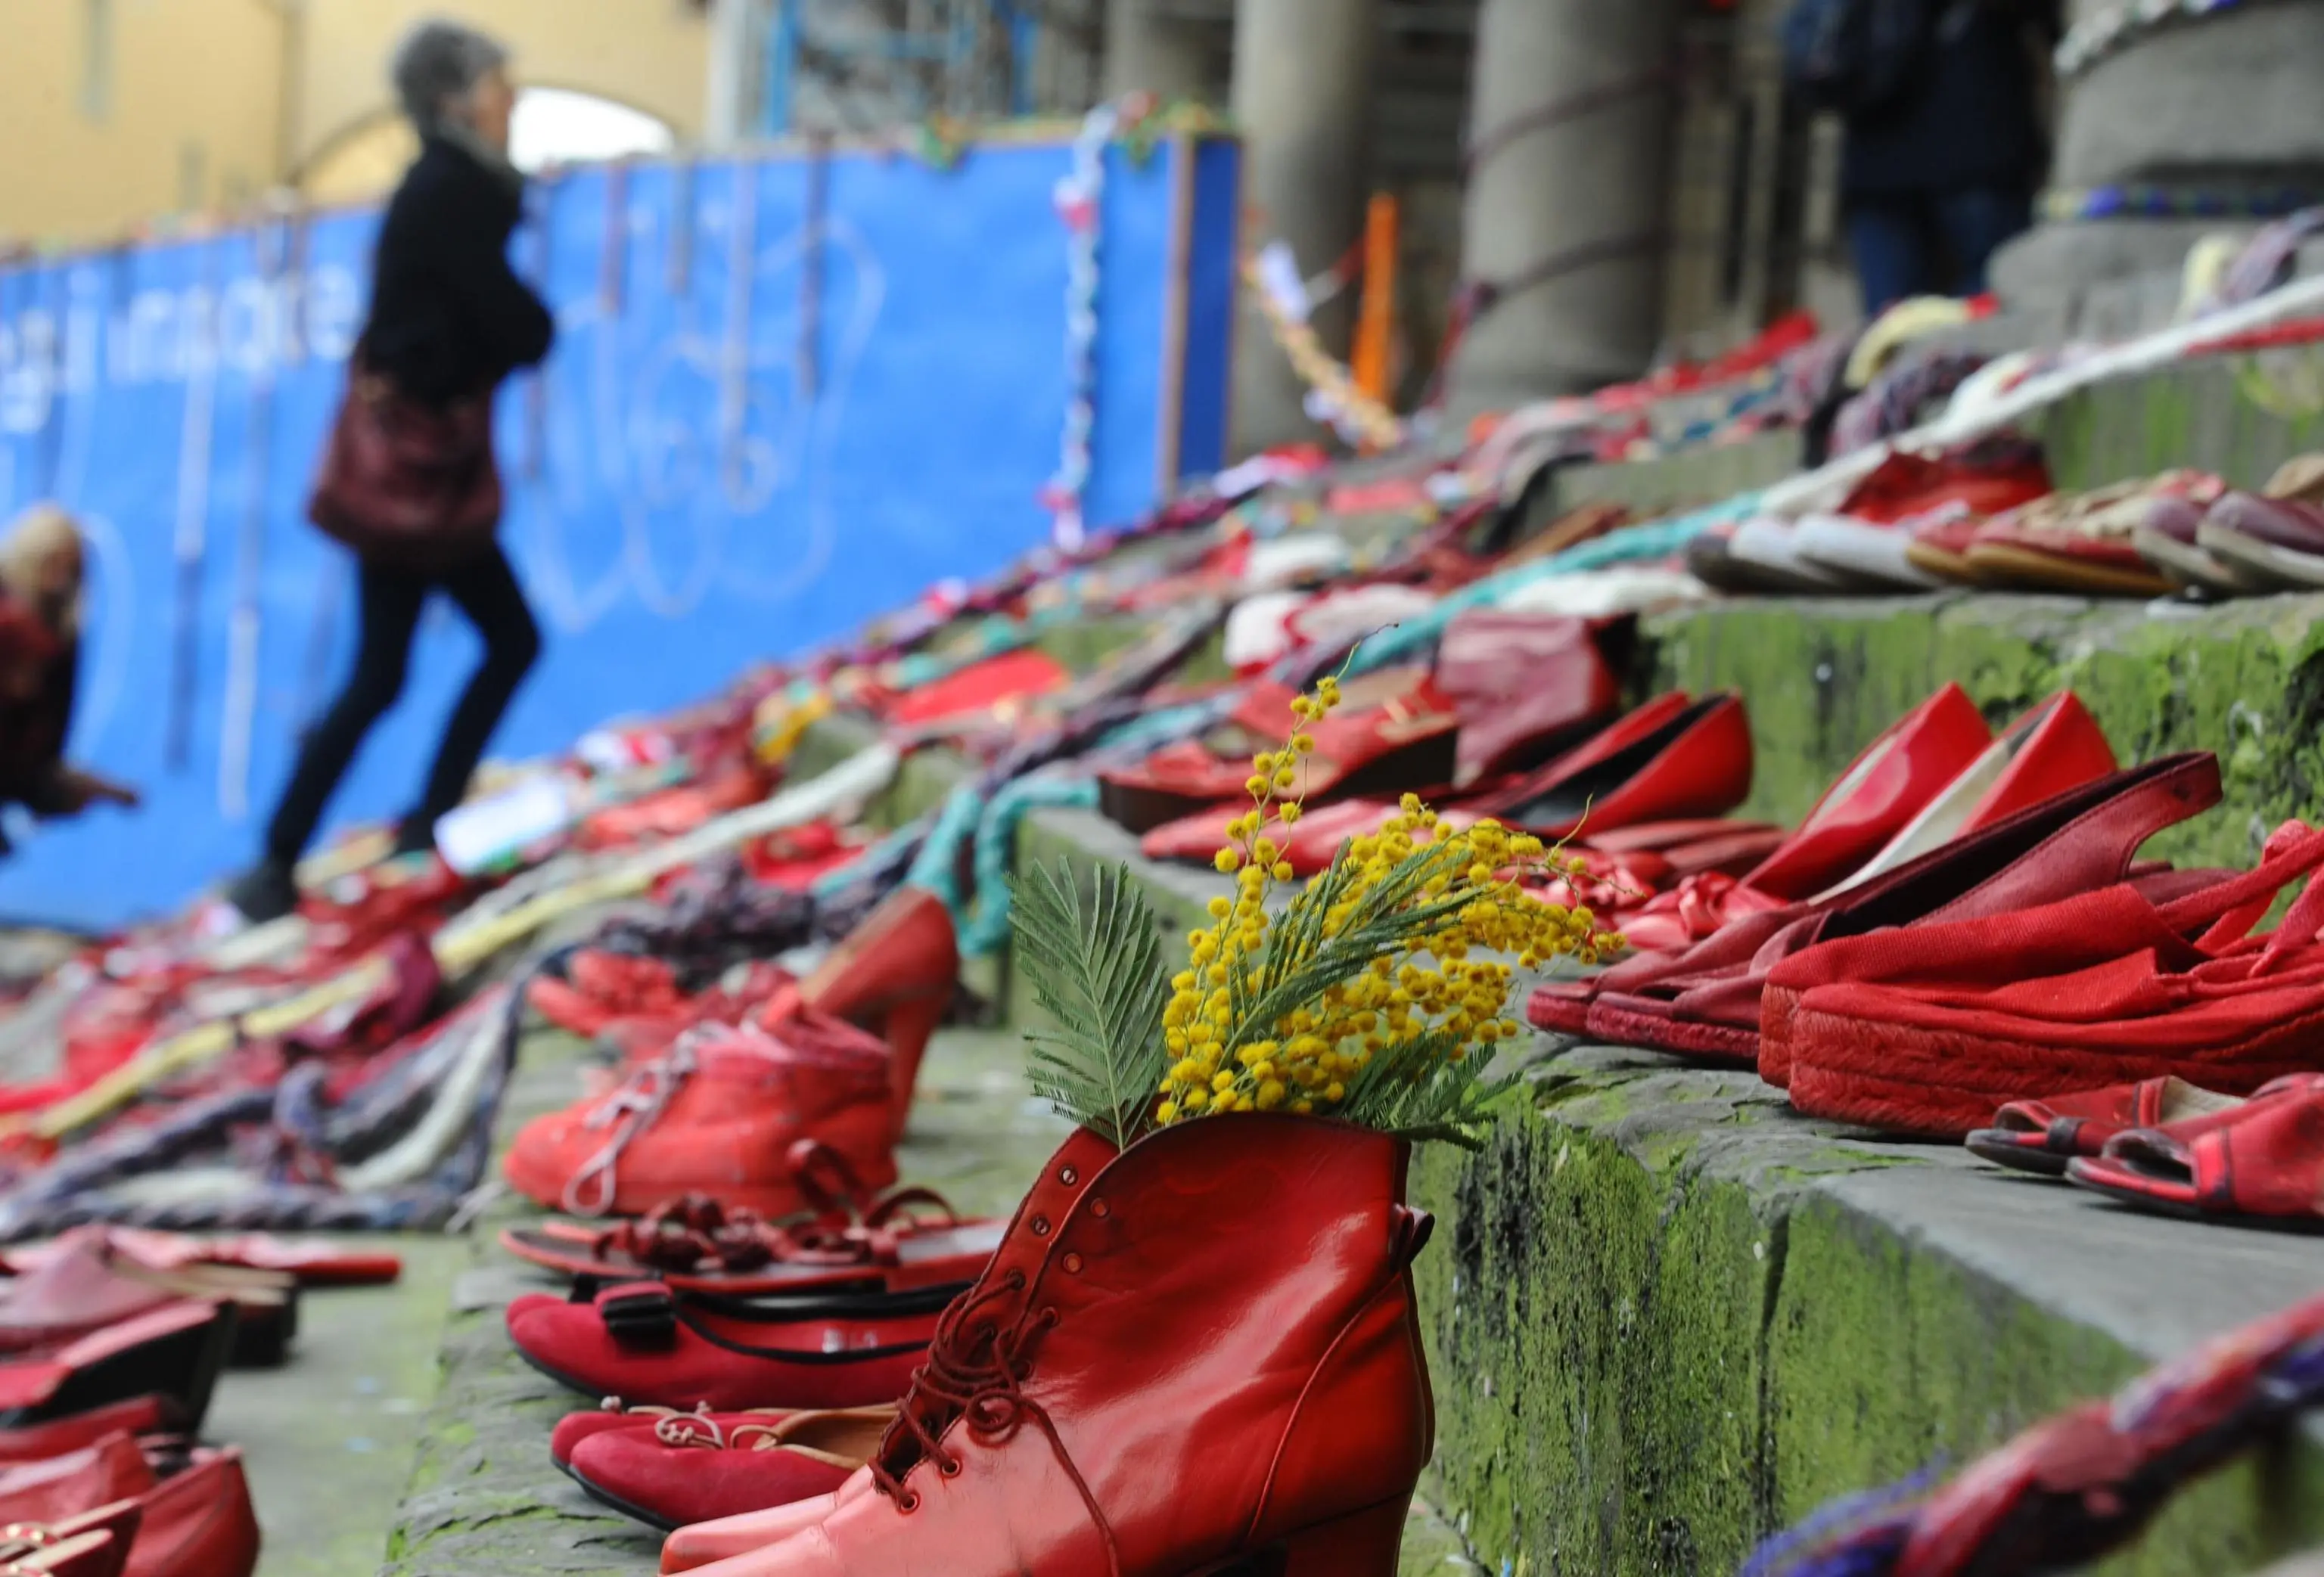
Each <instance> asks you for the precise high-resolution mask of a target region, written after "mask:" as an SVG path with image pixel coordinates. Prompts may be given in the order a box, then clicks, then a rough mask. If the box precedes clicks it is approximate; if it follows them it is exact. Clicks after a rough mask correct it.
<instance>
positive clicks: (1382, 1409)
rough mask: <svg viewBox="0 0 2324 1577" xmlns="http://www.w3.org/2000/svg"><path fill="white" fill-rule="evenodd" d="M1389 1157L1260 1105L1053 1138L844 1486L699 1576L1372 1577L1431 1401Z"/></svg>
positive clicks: (1343, 1132) (1325, 1125) (1384, 1557)
mask: <svg viewBox="0 0 2324 1577" xmlns="http://www.w3.org/2000/svg"><path fill="white" fill-rule="evenodd" d="M1407 1156H1408V1150H1407V1148H1406V1146H1405V1145H1404V1144H1403V1143H1401V1142H1400V1141H1398V1140H1397V1139H1391V1138H1389V1137H1388V1136H1386V1135H1383V1134H1379V1133H1376V1132H1371V1131H1369V1130H1363V1129H1359V1128H1354V1127H1351V1126H1349V1125H1347V1124H1342V1123H1334V1122H1329V1121H1323V1120H1314V1119H1307V1118H1296V1117H1283V1116H1277V1115H1275V1114H1271V1113H1270V1114H1251V1115H1247V1116H1245V1115H1238V1116H1232V1117H1226V1118H1221V1119H1216V1120H1205V1121H1200V1122H1190V1123H1185V1124H1183V1125H1180V1126H1177V1127H1174V1128H1169V1129H1166V1130H1162V1131H1161V1132H1159V1133H1157V1134H1155V1135H1153V1136H1151V1137H1148V1138H1147V1139H1141V1140H1140V1141H1139V1143H1137V1144H1136V1145H1133V1146H1131V1147H1130V1148H1129V1149H1128V1150H1125V1151H1121V1152H1120V1153H1118V1154H1117V1153H1115V1152H1114V1151H1113V1150H1112V1148H1111V1146H1109V1145H1107V1144H1106V1143H1105V1142H1104V1141H1103V1140H1102V1139H1098V1138H1097V1137H1096V1136H1095V1135H1093V1134H1090V1133H1087V1132H1082V1133H1077V1134H1075V1135H1074V1137H1073V1138H1072V1139H1068V1140H1067V1141H1066V1144H1065V1148H1063V1149H1062V1150H1060V1151H1059V1152H1058V1154H1057V1155H1056V1156H1055V1157H1052V1158H1051V1159H1050V1161H1049V1164H1048V1165H1047V1167H1044V1168H1043V1170H1042V1174H1041V1177H1040V1179H1039V1181H1038V1182H1037V1183H1036V1184H1035V1185H1034V1188H1033V1191H1032V1193H1031V1194H1030V1195H1028V1198H1027V1200H1026V1202H1025V1203H1024V1205H1023V1206H1022V1207H1021V1209H1020V1210H1019V1214H1018V1217H1017V1219H1016V1222H1014V1223H1013V1224H1012V1226H1011V1229H1010V1236H1009V1239H1008V1240H1007V1241H1006V1242H1004V1243H1003V1244H1002V1246H1001V1250H1000V1252H999V1253H997V1254H996V1255H995V1256H994V1257H993V1263H992V1266H991V1268H990V1269H989V1270H988V1271H987V1273H986V1275H985V1277H984V1279H983V1280H982V1282H981V1283H980V1284H979V1285H978V1286H977V1287H976V1289H975V1290H974V1291H973V1292H971V1293H969V1294H967V1295H965V1296H963V1297H962V1298H961V1300H960V1301H959V1302H958V1303H957V1304H955V1305H954V1307H953V1308H952V1310H951V1311H949V1312H948V1313H947V1314H946V1315H945V1328H944V1329H943V1331H942V1332H941V1333H939V1335H938V1337H937V1341H936V1344H935V1346H934V1347H932V1348H931V1350H930V1351H929V1356H928V1361H927V1368H926V1369H924V1370H923V1371H922V1373H921V1374H920V1375H919V1376H918V1378H917V1379H915V1381H914V1384H913V1387H912V1389H911V1391H910V1393H909V1394H908V1396H907V1397H905V1399H904V1402H903V1405H902V1415H901V1416H900V1417H899V1420H898V1422H897V1425H896V1426H895V1427H894V1428H893V1429H891V1430H890V1432H889V1434H888V1437H887V1439H886V1441H885V1442H884V1443H882V1446H881V1451H880V1454H879V1455H878V1456H877V1457H875V1458H874V1459H873V1461H872V1462H871V1464H870V1466H869V1467H868V1469H867V1470H866V1474H867V1476H868V1480H869V1482H868V1484H867V1483H865V1482H864V1481H863V1480H849V1482H848V1483H847V1484H846V1485H844V1486H843V1487H842V1489H840V1490H838V1491H837V1492H836V1494H835V1499H834V1500H833V1501H832V1502H831V1504H830V1505H829V1506H828V1507H827V1508H825V1507H822V1506H816V1507H813V1508H811V1509H810V1510H808V1512H807V1515H809V1516H816V1515H819V1516H820V1517H821V1520H820V1521H817V1522H814V1523H812V1524H810V1525H809V1526H807V1527H805V1528H804V1529H803V1530H802V1531H798V1532H797V1533H795V1534H793V1535H792V1536H790V1537H789V1538H788V1539H786V1540H784V1541H783V1542H782V1543H780V1544H779V1545H773V1546H771V1547H770V1548H766V1549H762V1550H759V1551H756V1552H754V1553H752V1554H742V1555H737V1556H734V1557H733V1558H732V1559H730V1560H727V1561H725V1562H723V1563H717V1564H714V1565H711V1566H708V1567H704V1568H702V1570H704V1571H705V1572H713V1573H715V1574H716V1577H842V1574H844V1573H866V1572H920V1571H926V1572H946V1573H948V1574H950V1577H1020V1574H1021V1573H1023V1572H1028V1571H1030V1572H1040V1573H1041V1574H1042V1577H1112V1574H1113V1573H1126V1572H1138V1573H1155V1574H1157V1577H1158V1574H1160V1573H1170V1574H1171V1577H1178V1574H1181V1573H1195V1572H1224V1571H1228V1570H1238V1569H1240V1568H1241V1566H1242V1565H1244V1564H1246V1563H1248V1564H1249V1565H1250V1566H1251V1567H1252V1569H1254V1570H1259V1569H1263V1570H1266V1571H1268V1572H1277V1573H1282V1574H1283V1577H1393V1574H1394V1572H1396V1569H1397V1547H1398V1545H1399V1543H1400V1540H1401V1535H1402V1531H1403V1525H1404V1517H1405V1511H1406V1507H1407V1506H1408V1504H1409V1503H1410V1500H1411V1497H1412V1491H1413V1487H1414V1484H1415V1482H1416V1480H1417V1478H1418V1476H1419V1472H1420V1468H1421V1465H1422V1464H1423V1462H1425V1461H1426V1460H1427V1456H1428V1452H1429V1449H1430V1445H1431V1434H1432V1432H1433V1416H1434V1405H1433V1402H1432V1399H1431V1397H1430V1395H1429V1389H1428V1379H1427V1372H1426V1369H1425V1362H1424V1360H1423V1359H1422V1356H1421V1351H1420V1342H1419V1332H1418V1322H1417V1320H1416V1316H1415V1311H1414V1295H1413V1291H1412V1284H1411V1278H1410V1274H1409V1269H1408V1267H1409V1265H1410V1263H1411V1260H1412V1258H1413V1256H1414V1255H1415V1254H1416V1253H1417V1252H1418V1251H1419V1250H1420V1248H1421V1246H1422V1245H1423V1244H1424V1243H1425V1241H1426V1240H1427V1235H1428V1230H1427V1218H1426V1217H1425V1216H1421V1215H1418V1214H1416V1213H1413V1212H1410V1211H1407V1210H1406V1209H1405V1208H1404V1207H1403V1205H1402V1203H1400V1200H1401V1196H1402V1194H1403V1188H1404V1176H1405V1167H1406V1158H1407ZM1197 1289H1199V1291H1198V1290H1197ZM1190 1311H1194V1315H1193V1317H1190ZM1157 1397H1167V1398H1168V1402H1169V1405H1168V1406H1156V1405H1155V1398H1157ZM679 1536H683V1535H679ZM676 1542H677V1539H676V1537H674V1538H673V1540H672V1543H673V1544H675V1543H676ZM666 1558H667V1557H666Z"/></svg>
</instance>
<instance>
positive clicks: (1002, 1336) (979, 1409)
mask: <svg viewBox="0 0 2324 1577" xmlns="http://www.w3.org/2000/svg"><path fill="white" fill-rule="evenodd" d="M1026 1285H1027V1284H1026V1277H1025V1273H1024V1271H1022V1270H1021V1269H1012V1270H1010V1272H1009V1273H1008V1274H1007V1275H1006V1276H1004V1277H1001V1279H1000V1280H999V1281H997V1282H995V1283H994V1284H993V1285H992V1286H989V1287H985V1288H982V1290H980V1291H977V1292H974V1293H972V1294H970V1295H969V1296H966V1297H964V1298H963V1299H962V1300H961V1301H959V1302H958V1303H955V1304H954V1305H953V1306H952V1307H951V1308H949V1309H947V1310H945V1316H944V1319H943V1321H942V1322H941V1323H939V1324H938V1326H937V1327H936V1340H935V1341H934V1342H930V1343H929V1345H928V1358H927V1362H926V1363H924V1364H922V1365H921V1366H920V1368H919V1369H916V1370H915V1371H914V1372H913V1375H912V1386H911V1389H910V1390H909V1391H908V1392H907V1393H906V1394H905V1397H904V1400H903V1404H902V1408H901V1410H900V1411H899V1413H898V1414H897V1415H896V1421H895V1423H893V1424H891V1425H889V1427H888V1433H887V1434H886V1435H885V1436H884V1437H883V1438H882V1439H881V1442H880V1451H879V1453H878V1454H877V1455H875V1456H874V1457H873V1458H872V1459H871V1464H870V1466H871V1481H872V1485H873V1487H874V1488H875V1489H877V1490H878V1491H879V1492H880V1493H881V1494H883V1495H885V1496H887V1497H888V1498H889V1499H891V1500H893V1501H894V1502H895V1503H896V1509H897V1510H899V1511H901V1512H905V1513H907V1514H908V1513H910V1512H912V1511H914V1510H917V1509H918V1507H919V1503H920V1498H919V1495H918V1492H917V1491H915V1490H913V1489H908V1488H907V1487H906V1486H905V1483H904V1480H905V1479H906V1478H907V1477H908V1475H909V1474H910V1472H911V1471H912V1469H913V1468H915V1467H917V1466H918V1464H919V1463H920V1462H933V1463H935V1464H936V1471H938V1472H939V1473H942V1474H943V1475H944V1476H945V1478H947V1479H949V1478H953V1477H955V1476H957V1475H958V1474H959V1472H960V1471H961V1469H962V1466H963V1463H962V1462H961V1460H960V1458H958V1457H957V1456H954V1454H953V1453H952V1452H949V1451H947V1450H945V1443H944V1437H945V1434H946V1433H947V1432H948V1431H949V1430H950V1429H951V1427H952V1425H954V1424H955V1423H964V1424H965V1425H966V1427H967V1428H968V1430H969V1432H970V1433H971V1434H973V1435H974V1436H975V1437H976V1438H977V1439H978V1440H980V1441H982V1442H983V1443H987V1444H991V1445H1001V1444H1004V1443H1007V1442H1008V1441H1009V1440H1010V1439H1012V1438H1013V1437H1014V1436H1015V1435H1016V1434H1017V1433H1018V1431H1019V1430H1020V1429H1022V1428H1023V1427H1024V1426H1025V1425H1026V1424H1027V1423H1028V1422H1030V1423H1031V1424H1033V1425H1036V1426H1037V1428H1038V1429H1039V1430H1040V1431H1041V1433H1042V1434H1044V1435H1046V1436H1047V1437H1048V1442H1049V1448H1050V1450H1051V1451H1052V1452H1055V1453H1056V1460H1057V1465H1058V1466H1060V1467H1062V1468H1063V1469H1064V1470H1065V1476H1066V1477H1067V1478H1069V1479H1071V1480H1073V1484H1074V1489H1076V1490H1077V1491H1079V1492H1080V1494H1081V1498H1082V1504H1083V1505H1084V1507H1086V1508H1088V1510H1089V1514H1090V1520H1091V1521H1092V1522H1093V1523H1094V1524H1095V1525H1096V1526H1097V1529H1098V1532H1099V1533H1100V1535H1102V1537H1103V1538H1104V1540H1105V1549H1106V1559H1107V1564H1108V1569H1109V1570H1111V1571H1113V1572H1120V1569H1121V1559H1120V1552H1119V1551H1118V1550H1116V1548H1115V1546H1114V1539H1113V1528H1112V1526H1111V1525H1110V1524H1109V1523H1108V1522H1107V1521H1106V1519H1105V1515H1104V1513H1103V1512H1102V1511H1101V1510H1100V1509H1099V1508H1098V1503H1097V1497H1096V1495H1095V1494H1094V1493H1093V1491H1092V1490H1091V1489H1090V1487H1089V1483H1088V1481H1087V1480H1084V1478H1083V1477H1082V1472H1081V1470H1080V1469H1079V1468H1078V1467H1076V1466H1074V1460H1073V1458H1072V1456H1071V1455H1069V1454H1068V1453H1067V1452H1066V1451H1065V1442H1064V1441H1063V1440H1062V1439H1060V1438H1059V1437H1058V1435H1057V1428H1056V1424H1055V1423H1054V1422H1053V1421H1052V1420H1051V1419H1050V1417H1049V1415H1048V1412H1047V1409H1046V1408H1044V1407H1043V1406H1041V1404H1040V1403H1038V1402H1037V1401H1035V1400H1034V1399H1033V1398H1032V1397H1028V1396H1027V1395H1026V1394H1025V1389H1024V1387H1025V1381H1026V1380H1027V1379H1028V1378H1030V1376H1031V1375H1032V1372H1033V1361H1032V1349H1033V1347H1034V1346H1035V1345H1036V1344H1037V1342H1039V1341H1040V1339H1041V1337H1042V1336H1043V1335H1044V1334H1046V1333H1047V1332H1048V1331H1049V1330H1050V1329H1052V1328H1053V1327H1054V1326H1056V1324H1057V1323H1058V1314H1057V1311H1056V1309H1054V1308H1043V1309H1041V1310H1039V1311H1037V1312H1036V1311H1033V1310H1030V1309H1025V1308H1019V1310H1018V1311H1017V1317H1016V1319H1015V1320H1014V1322H1013V1323H1010V1325H1009V1326H1008V1328H1007V1329H1005V1330H1004V1329H1002V1328H1001V1326H1000V1324H999V1323H998V1322H997V1320H995V1319H993V1318H991V1317H986V1318H982V1319H980V1318H978V1317H977V1316H978V1315H979V1314H980V1313H981V1312H983V1311H985V1310H986V1309H987V1307H988V1305H992V1304H995V1303H998V1302H999V1301H1000V1300H1002V1299H1005V1298H1012V1297H1019V1296H1023V1294H1024V1292H1025V1289H1026ZM995 1312H998V1311H995Z"/></svg>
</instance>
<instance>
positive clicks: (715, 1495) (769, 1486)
mask: <svg viewBox="0 0 2324 1577" xmlns="http://www.w3.org/2000/svg"><path fill="white" fill-rule="evenodd" d="M895 1421H896V1408H895V1406H894V1404H892V1403H890V1404H888V1405H887V1406H878V1407H853V1408H843V1409H837V1410H833V1411H827V1412H817V1413H793V1414H790V1415H788V1416H786V1417H783V1418H780V1419H773V1420H769V1419H753V1420H751V1421H749V1422H745V1423H742V1424H732V1425H727V1424H721V1423H718V1422H716V1421H715V1419H711V1418H705V1417H702V1416H691V1417H678V1418H666V1419H663V1420H662V1421H661V1422H660V1423H659V1424H657V1425H654V1426H653V1427H651V1428H650V1429H631V1430H622V1431H619V1432H616V1433H612V1434H597V1435H595V1436H593V1437H591V1438H590V1439H588V1440H586V1441H584V1442H582V1443H581V1444H580V1446H579V1447H578V1448H577V1449H576V1451H575V1452H574V1453H573V1462H572V1466H571V1468H570V1469H569V1470H568V1471H570V1472H571V1473H572V1475H573V1477H574V1479H575V1480H576V1481H577V1482H578V1483H579V1484H580V1486H581V1487H582V1488H583V1489H586V1490H587V1491H588V1492H589V1493H590V1494H591V1495H592V1496H593V1497H595V1499H599V1500H602V1501H604V1503H605V1504H606V1505H608V1506H611V1507H613V1508H614V1509H615V1510H617V1511H624V1512H627V1513H628V1514H629V1515H630V1516H632V1517H636V1518H637V1519H638V1520H639V1521H641V1522H643V1523H647V1524H649V1525H650V1526H654V1527H659V1528H662V1529H665V1530H668V1529H670V1528H675V1527H678V1526H681V1525H683V1524H687V1523H695V1522H707V1521H709V1520H711V1519H712V1518H714V1517H733V1516H737V1515H739V1514H741V1513H743V1512H747V1511H763V1510H766V1509H767V1508H770V1507H775V1506H788V1505H792V1504H794V1503H796V1502H798V1501H801V1500H806V1499H811V1498H813V1497H816V1496H820V1495H828V1494H830V1493H832V1492H833V1491H834V1490H835V1489H838V1488H839V1486H840V1485H842V1484H844V1483H845V1482H846V1481H847V1479H848V1476H849V1475H850V1474H852V1473H853V1472H854V1471H856V1470H857V1469H858V1468H860V1467H862V1465H863V1464H864V1463H865V1462H869V1461H871V1455H872V1453H873V1452H875V1451H877V1450H878V1449H879V1446H880V1439H881V1436H882V1435H883V1434H886V1433H887V1432H888V1429H889V1427H890V1425H893V1424H894V1423H895Z"/></svg>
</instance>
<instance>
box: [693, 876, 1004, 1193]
mask: <svg viewBox="0 0 2324 1577" xmlns="http://www.w3.org/2000/svg"><path fill="white" fill-rule="evenodd" d="M959 978H960V942H959V938H958V936H956V934H955V933H954V929H953V923H952V911H951V910H949V909H947V908H945V904H944V900H943V899H940V898H938V897H937V896H936V894H935V893H933V892H930V891H928V890H927V889H926V888H921V887H913V886H909V885H906V886H903V887H899V888H898V889H897V890H895V891H894V892H892V893H890V894H889V895H888V897H887V898H885V899H881V903H880V906H879V907H878V908H875V909H873V910H872V911H871V913H870V914H869V915H867V916H865V917H864V919H863V922H862V924H861V925H859V926H857V927H855V929H854V930H853V931H851V932H849V933H848V935H847V936H846V937H845V938H844V939H843V940H842V941H841V942H840V944H839V945H837V946H836V947H834V948H833V949H832V950H831V952H830V954H828V955H827V956H826V957H825V959H824V961H823V962H822V963H821V964H818V965H816V969H815V971H814V973H811V974H809V975H808V976H807V978H806V979H805V980H803V981H801V982H799V983H798V989H797V991H795V992H791V991H777V992H776V993H775V994H774V996H773V997H772V998H771V999H770V1001H768V1003H767V1005H766V1006H765V1007H764V1008H763V1009H761V1010H760V1012H759V1017H758V1022H759V1025H760V1027H761V1028H767V1029H774V1028H777V1027H778V1026H779V1025H780V1024H782V1023H783V1022H785V1021H786V1020H788V1019H789V1018H790V1017H791V1016H792V1015H794V1014H795V1013H796V1012H798V1010H799V1008H801V1007H802V1006H804V1007H806V1008H809V1009H813V1010H815V1011H816V1012H820V1013H827V1014H829V1015H830V1016H831V1017H833V1018H835V1019H845V1020H846V1021H847V1022H848V1023H850V1024H853V1025H856V1026H858V1027H859V1028H863V1029H866V1030H868V1031H870V1032H871V1034H873V1035H876V1036H878V1037H880V1039H881V1041H882V1042H884V1043H885V1044H886V1046H887V1047H888V1053H889V1059H890V1062H889V1084H890V1105H891V1108H892V1111H891V1112H890V1117H891V1121H890V1137H891V1139H898V1138H901V1137H902V1135H903V1131H904V1120H905V1118H906V1116H907V1115H908V1113H909V1112H910V1111H911V1106H912V1092H913V1090H914V1089H915V1088H916V1087H917V1086H918V1082H919V1076H920V1058H921V1056H922V1055H923V1054H924V1053H925V1052H926V1051H927V1045H928V1037H929V1036H931V1035H933V1034H934V1033H935V1032H936V1026H937V1025H939V1024H941V1023H943V1022H944V1016H945V1010H946V1009H947V1008H949V1007H950V1006H951V1005H952V995H953V987H954V983H955V982H957V981H958V980H959ZM877 1186H885V1185H884V1183H882V1184H877ZM722 1197H724V1195H722ZM728 1203H740V1202H738V1201H733V1200H731V1199H730V1200H729V1201H728Z"/></svg>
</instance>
